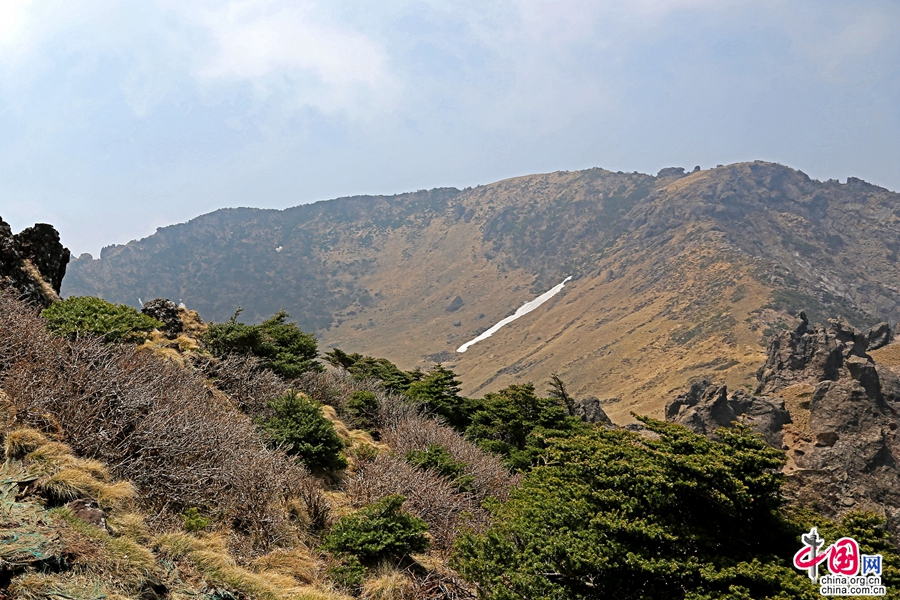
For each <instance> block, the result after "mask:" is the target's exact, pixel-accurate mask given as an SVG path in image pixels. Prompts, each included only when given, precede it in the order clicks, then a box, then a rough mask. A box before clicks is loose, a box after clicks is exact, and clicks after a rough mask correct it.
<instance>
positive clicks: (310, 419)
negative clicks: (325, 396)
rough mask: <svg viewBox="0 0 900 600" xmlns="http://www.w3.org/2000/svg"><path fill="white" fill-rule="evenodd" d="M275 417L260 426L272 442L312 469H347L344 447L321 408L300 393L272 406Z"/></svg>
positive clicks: (275, 401) (273, 402) (295, 393)
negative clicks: (343, 452)
mask: <svg viewBox="0 0 900 600" xmlns="http://www.w3.org/2000/svg"><path fill="white" fill-rule="evenodd" d="M269 407H270V408H271V409H272V411H273V412H274V416H273V417H271V418H270V419H268V420H266V421H263V422H261V423H260V425H261V427H262V429H263V430H264V431H265V432H266V434H267V435H268V437H269V439H270V440H271V442H272V443H273V444H274V445H276V446H284V448H285V450H286V451H287V453H288V454H291V455H293V456H296V457H297V458H298V459H299V460H300V461H301V462H303V463H304V464H305V465H306V466H308V467H309V468H311V469H327V470H337V469H343V468H344V467H346V466H347V459H346V458H345V457H344V455H343V454H342V452H341V451H342V450H343V449H344V444H343V442H341V439H340V438H339V437H338V434H337V432H336V431H335V429H334V425H333V424H332V423H331V421H329V420H328V419H326V418H325V417H324V416H323V415H322V409H321V406H320V405H319V404H317V403H316V402H314V401H312V400H310V399H309V398H308V397H307V396H305V395H304V394H301V393H299V392H297V391H296V390H288V391H287V392H286V393H285V394H284V395H282V396H280V397H278V398H275V399H274V400H272V401H271V402H270V403H269Z"/></svg>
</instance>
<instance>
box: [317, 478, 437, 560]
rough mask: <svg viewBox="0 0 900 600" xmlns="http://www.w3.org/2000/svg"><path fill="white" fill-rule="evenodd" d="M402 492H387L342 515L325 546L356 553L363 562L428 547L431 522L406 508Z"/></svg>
mask: <svg viewBox="0 0 900 600" xmlns="http://www.w3.org/2000/svg"><path fill="white" fill-rule="evenodd" d="M404 500H406V498H404V497H403V496H400V495H397V494H395V495H392V496H386V497H384V498H382V499H381V500H378V501H377V502H373V503H372V504H369V505H368V506H366V507H364V508H362V509H360V510H358V511H356V512H355V513H352V514H350V515H346V516H344V517H341V519H340V520H339V521H338V522H337V523H335V525H334V527H332V529H331V532H330V533H329V534H328V535H327V536H326V537H325V540H324V543H323V544H322V547H323V548H324V549H325V550H328V551H330V552H333V553H335V554H337V555H339V556H354V557H356V558H357V559H359V561H360V562H361V563H362V564H364V565H369V566H371V565H374V564H376V563H377V562H379V561H381V560H396V559H400V558H403V557H405V556H408V555H409V554H412V553H416V552H425V551H426V550H428V546H429V543H428V538H427V537H426V536H425V532H426V531H427V530H428V524H427V523H426V522H425V521H423V520H422V519H420V518H418V517H414V516H412V515H410V514H409V513H407V512H404V511H403V510H402V509H401V507H402V506H403V501H404Z"/></svg>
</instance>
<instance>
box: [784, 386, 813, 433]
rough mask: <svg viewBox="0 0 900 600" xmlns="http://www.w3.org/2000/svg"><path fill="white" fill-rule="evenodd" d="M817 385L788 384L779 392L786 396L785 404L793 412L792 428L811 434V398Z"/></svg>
mask: <svg viewBox="0 0 900 600" xmlns="http://www.w3.org/2000/svg"><path fill="white" fill-rule="evenodd" d="M814 390H815V387H814V386H812V385H810V384H808V383H799V384H797V385H792V386H788V387H786V388H784V389H782V390H780V391H779V392H778V395H779V396H781V397H782V398H784V406H785V408H787V410H788V412H789V413H791V421H792V423H791V424H790V428H791V429H793V430H795V431H797V432H799V433H804V434H809V433H810V429H809V400H810V398H811V397H812V393H813V391H814Z"/></svg>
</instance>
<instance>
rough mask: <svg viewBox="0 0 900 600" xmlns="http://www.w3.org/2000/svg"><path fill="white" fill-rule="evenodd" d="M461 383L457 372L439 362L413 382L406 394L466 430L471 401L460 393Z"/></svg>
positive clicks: (455, 425)
mask: <svg viewBox="0 0 900 600" xmlns="http://www.w3.org/2000/svg"><path fill="white" fill-rule="evenodd" d="M459 385H460V382H459V380H458V379H456V373H454V372H453V371H451V370H450V369H446V368H444V367H443V366H442V365H440V364H437V365H435V366H434V367H433V368H432V369H431V370H430V371H428V372H427V373H425V374H424V375H422V377H421V379H419V380H418V381H414V382H412V383H411V384H410V385H409V387H408V388H407V389H406V395H407V396H408V397H409V398H411V399H412V400H414V401H415V402H418V403H420V404H422V405H423V406H424V407H426V409H427V410H428V412H430V413H432V414H436V415H440V416H442V417H444V419H446V420H447V423H448V424H449V425H450V426H451V427H453V428H455V429H457V430H459V431H465V429H466V427H468V426H469V423H470V416H469V412H468V404H469V402H468V399H466V398H464V397H462V396H460V395H459V390H460V387H459Z"/></svg>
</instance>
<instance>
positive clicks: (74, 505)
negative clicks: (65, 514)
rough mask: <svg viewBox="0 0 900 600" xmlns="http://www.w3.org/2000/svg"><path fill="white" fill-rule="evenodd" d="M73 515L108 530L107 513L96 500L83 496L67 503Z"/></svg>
mask: <svg viewBox="0 0 900 600" xmlns="http://www.w3.org/2000/svg"><path fill="white" fill-rule="evenodd" d="M66 508H68V509H69V510H70V511H71V512H72V516H74V517H75V518H77V519H81V520H82V521H84V522H85V523H89V524H91V525H93V526H94V527H99V528H100V529H103V530H104V531H106V515H105V514H104V513H103V511H102V510H101V509H100V506H99V505H98V504H97V502H96V501H94V500H90V499H87V498H83V499H80V500H73V501H72V502H69V503H68V504H66Z"/></svg>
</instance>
